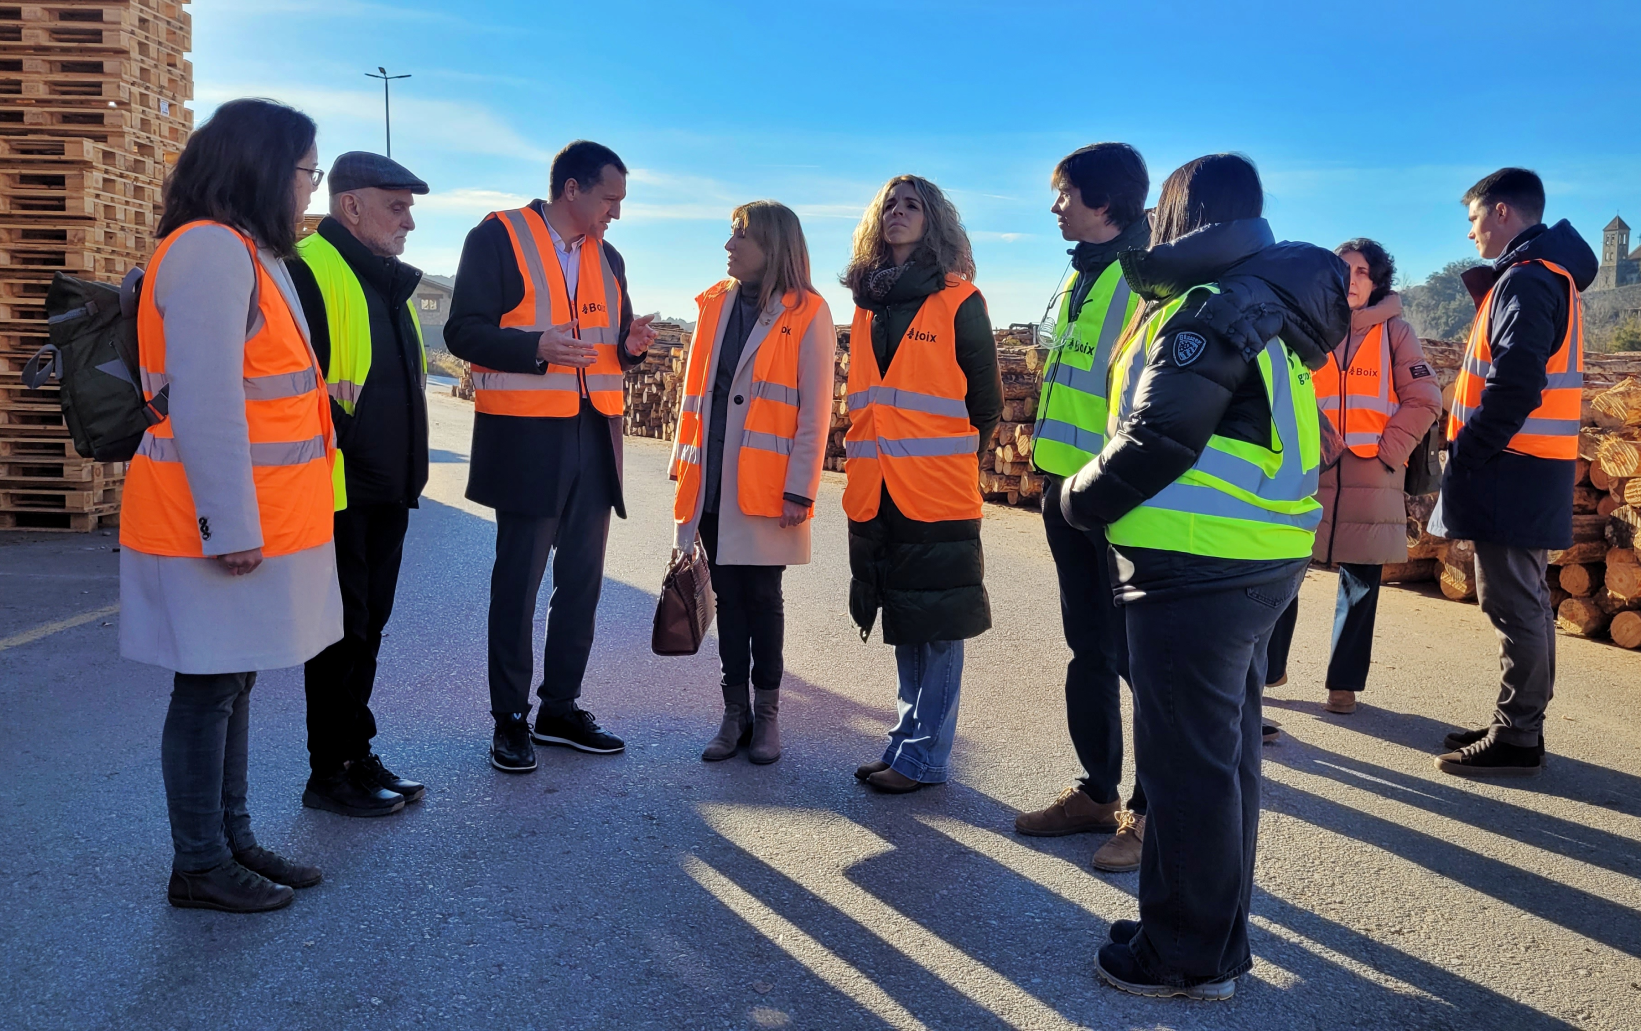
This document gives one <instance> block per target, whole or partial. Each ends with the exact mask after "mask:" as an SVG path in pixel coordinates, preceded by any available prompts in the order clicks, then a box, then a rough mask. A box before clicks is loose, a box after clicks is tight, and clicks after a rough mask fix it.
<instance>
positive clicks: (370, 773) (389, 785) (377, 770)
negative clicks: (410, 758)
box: [348, 752, 427, 802]
mask: <svg viewBox="0 0 1641 1031" xmlns="http://www.w3.org/2000/svg"><path fill="white" fill-rule="evenodd" d="M348 768H349V769H350V770H352V771H353V772H354V773H356V774H358V775H359V776H360V777H364V778H367V779H368V780H369V781H372V782H374V783H375V784H376V785H377V786H379V787H383V788H386V789H387V790H389V791H392V792H393V793H395V794H399V795H403V796H405V801H406V802H420V801H421V800H422V796H423V795H425V794H427V786H426V785H425V784H418V783H416V782H415V781H413V780H405V779H404V778H403V777H401V776H399V775H398V774H397V773H394V772H393V771H392V770H390V769H388V768H387V767H386V766H383V765H382V757H381V756H379V755H377V754H376V753H375V752H372V753H370V754H369V755H367V756H365V757H364V758H363V759H355V760H353V765H352V766H350V767H348Z"/></svg>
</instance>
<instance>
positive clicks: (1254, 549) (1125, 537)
mask: <svg viewBox="0 0 1641 1031" xmlns="http://www.w3.org/2000/svg"><path fill="white" fill-rule="evenodd" d="M1197 289H1207V290H1210V291H1213V292H1215V293H1218V292H1219V291H1218V287H1217V286H1212V285H1209V286H1205V287H1199V288H1197ZM1188 294H1189V291H1187V295H1188ZM1184 300H1185V297H1184V296H1181V297H1179V298H1176V299H1175V300H1173V301H1171V302H1170V303H1168V304H1166V305H1164V306H1163V307H1162V308H1161V309H1159V310H1158V311H1157V312H1156V313H1155V314H1153V315H1152V316H1151V317H1150V318H1149V319H1147V320H1146V323H1145V324H1144V325H1143V326H1142V327H1140V329H1139V331H1138V332H1136V333H1135V334H1134V336H1133V338H1132V339H1130V340H1128V341H1125V343H1124V345H1123V347H1122V349H1121V352H1120V353H1119V355H1118V357H1117V359H1116V362H1115V363H1114V364H1113V367H1112V391H1113V394H1114V395H1115V396H1116V397H1117V398H1118V399H1119V401H1118V406H1117V408H1116V410H1115V411H1114V412H1113V413H1112V416H1111V420H1110V423H1109V424H1108V425H1109V426H1110V427H1111V432H1112V433H1113V434H1115V432H1116V427H1118V426H1120V425H1121V424H1122V421H1123V420H1124V419H1126V418H1128V416H1129V415H1130V414H1132V412H1133V410H1134V399H1135V397H1136V396H1137V393H1138V385H1139V380H1140V378H1141V375H1142V373H1143V370H1144V367H1145V358H1146V356H1147V355H1148V354H1149V352H1150V348H1151V345H1152V344H1153V343H1154V342H1155V340H1156V338H1157V337H1158V335H1160V333H1161V332H1162V330H1163V329H1164V327H1165V326H1166V324H1167V322H1168V320H1169V319H1170V318H1171V317H1172V316H1173V314H1174V312H1175V311H1177V310H1178V309H1179V307H1180V305H1181V304H1182V303H1183V302H1184ZM1256 364H1257V366H1258V369H1259V375H1260V380H1261V382H1262V384H1263V385H1264V387H1265V396H1266V399H1267V400H1268V401H1269V403H1270V407H1271V439H1272V442H1273V444H1274V445H1275V447H1274V449H1273V448H1265V447H1262V446H1260V445H1258V444H1252V443H1249V442H1247V441H1242V440H1235V439H1232V438H1229V437H1222V436H1220V435H1218V434H1215V435H1214V436H1213V437H1211V438H1209V441H1208V446H1207V447H1206V448H1205V449H1204V450H1203V452H1202V454H1201V455H1200V456H1199V457H1198V458H1197V461H1196V463H1195V464H1194V465H1192V467H1191V468H1190V469H1188V470H1186V472H1185V473H1184V474H1182V475H1181V476H1180V477H1179V479H1177V480H1175V481H1174V482H1173V483H1171V484H1169V485H1168V486H1167V487H1164V488H1163V489H1162V490H1161V491H1159V492H1158V493H1157V494H1156V495H1154V496H1153V497H1151V498H1150V499H1148V500H1147V501H1145V502H1144V503H1143V504H1141V505H1140V506H1138V507H1137V508H1135V509H1133V510H1132V511H1130V512H1128V513H1127V514H1126V515H1124V516H1123V517H1122V518H1120V519H1118V520H1117V521H1116V522H1114V523H1112V524H1111V525H1109V526H1107V527H1106V537H1107V539H1108V540H1110V541H1111V543H1112V544H1115V545H1119V546H1122V545H1127V546H1130V547H1138V548H1155V549H1159V550H1163V551H1177V552H1184V553H1186V554H1192V555H1204V556H1210V557H1214V558H1228V559H1285V558H1303V557H1306V556H1308V555H1310V553H1311V547H1312V544H1313V542H1314V539H1315V532H1316V526H1317V524H1318V523H1320V522H1321V520H1322V506H1321V505H1320V504H1318V503H1317V501H1316V498H1315V497H1314V495H1315V494H1316V486H1317V477H1318V470H1319V466H1320V464H1321V440H1320V433H1319V431H1320V418H1321V417H1320V415H1319V413H1318V412H1317V407H1316V395H1315V390H1314V388H1313V386H1312V385H1311V376H1310V373H1309V372H1308V371H1307V370H1306V369H1305V367H1304V366H1303V365H1302V364H1301V363H1300V361H1299V359H1298V358H1296V357H1295V356H1294V355H1293V353H1292V352H1291V351H1289V350H1288V348H1287V346H1286V345H1284V344H1283V343H1282V342H1281V341H1280V340H1276V339H1273V340H1271V341H1269V342H1268V343H1267V344H1266V345H1265V349H1264V350H1263V351H1261V352H1260V354H1259V357H1258V359H1257V362H1256Z"/></svg>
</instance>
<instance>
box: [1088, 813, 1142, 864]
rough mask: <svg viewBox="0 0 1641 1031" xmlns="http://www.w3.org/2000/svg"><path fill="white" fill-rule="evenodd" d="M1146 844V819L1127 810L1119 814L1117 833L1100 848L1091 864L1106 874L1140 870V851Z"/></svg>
mask: <svg viewBox="0 0 1641 1031" xmlns="http://www.w3.org/2000/svg"><path fill="white" fill-rule="evenodd" d="M1144 844H1145V817H1144V816H1141V815H1139V814H1138V813H1131V812H1129V811H1128V810H1127V809H1124V810H1123V811H1122V812H1120V813H1118V814H1117V833H1115V834H1113V835H1111V840H1110V841H1108V842H1106V843H1105V844H1103V845H1101V846H1100V847H1099V850H1098V851H1096V852H1095V853H1094V858H1093V859H1092V860H1091V862H1092V863H1093V864H1094V869H1096V870H1104V871H1105V872H1106V873H1128V872H1129V871H1130V870H1138V869H1139V868H1140V849H1141V848H1142V847H1143V846H1144Z"/></svg>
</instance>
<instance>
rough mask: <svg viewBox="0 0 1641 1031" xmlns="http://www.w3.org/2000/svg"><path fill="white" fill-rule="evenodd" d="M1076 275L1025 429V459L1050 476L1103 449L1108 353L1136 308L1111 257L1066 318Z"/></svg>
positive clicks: (1075, 275)
mask: <svg viewBox="0 0 1641 1031" xmlns="http://www.w3.org/2000/svg"><path fill="white" fill-rule="evenodd" d="M1078 276H1079V273H1075V272H1074V273H1072V275H1071V278H1070V279H1069V280H1067V281H1066V285H1065V296H1064V298H1062V299H1061V301H1060V315H1059V319H1058V321H1056V322H1055V324H1054V346H1053V348H1052V349H1051V350H1050V351H1049V356H1048V365H1047V367H1046V368H1045V369H1044V370H1043V389H1042V394H1041V396H1040V397H1039V398H1038V401H1037V425H1036V426H1035V427H1034V428H1033V429H1032V432H1031V461H1032V464H1033V465H1035V466H1036V467H1037V468H1038V469H1040V470H1042V471H1043V472H1045V473H1053V474H1055V475H1056V476H1070V475H1071V474H1073V473H1075V472H1076V471H1077V470H1079V469H1081V468H1082V467H1083V466H1085V465H1087V464H1088V463H1089V462H1090V461H1092V460H1093V458H1094V456H1095V455H1097V454H1099V453H1100V450H1101V449H1102V448H1104V447H1105V439H1106V438H1105V424H1106V419H1107V417H1108V414H1109V413H1108V411H1107V405H1106V398H1105V391H1106V384H1107V383H1108V381H1109V374H1110V367H1111V352H1112V349H1113V347H1114V346H1115V344H1116V342H1117V338H1118V337H1119V336H1121V335H1122V331H1123V327H1124V326H1125V325H1127V323H1128V320H1129V318H1130V317H1131V316H1132V315H1133V313H1134V312H1135V311H1136V310H1137V309H1138V308H1139V306H1140V298H1139V295H1138V294H1136V293H1134V292H1133V290H1131V289H1130V288H1129V286H1128V281H1127V280H1126V279H1124V278H1123V274H1122V265H1121V264H1120V263H1118V262H1115V261H1113V262H1112V263H1111V264H1110V265H1108V266H1106V268H1105V270H1104V271H1102V272H1101V273H1100V275H1099V278H1098V279H1096V280H1095V281H1094V285H1093V286H1092V287H1090V288H1089V291H1088V297H1087V299H1086V300H1085V301H1084V302H1083V306H1082V310H1081V311H1079V312H1078V314H1077V321H1076V322H1074V323H1073V322H1071V321H1070V317H1071V295H1072V292H1073V291H1074V290H1075V289H1076V286H1077V278H1078Z"/></svg>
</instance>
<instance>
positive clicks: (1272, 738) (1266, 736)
mask: <svg viewBox="0 0 1641 1031" xmlns="http://www.w3.org/2000/svg"><path fill="white" fill-rule="evenodd" d="M1281 737H1282V730H1281V728H1280V727H1278V726H1277V725H1276V724H1274V723H1266V724H1263V725H1261V726H1260V728H1259V740H1260V743H1261V744H1266V745H1269V744H1275V743H1276V742H1277V741H1278V740H1279V739H1280V738H1281Z"/></svg>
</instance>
